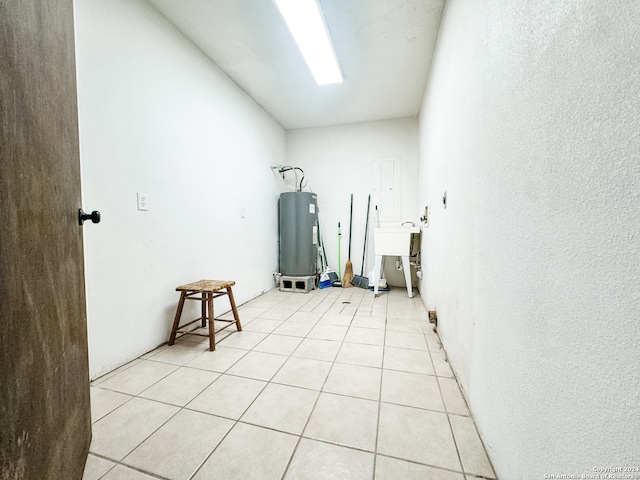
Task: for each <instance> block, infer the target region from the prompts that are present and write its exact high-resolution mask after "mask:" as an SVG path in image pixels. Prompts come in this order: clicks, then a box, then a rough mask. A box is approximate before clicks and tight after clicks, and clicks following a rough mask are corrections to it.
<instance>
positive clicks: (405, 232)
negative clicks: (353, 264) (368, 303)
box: [373, 226, 420, 298]
mask: <svg viewBox="0 0 640 480" xmlns="http://www.w3.org/2000/svg"><path fill="white" fill-rule="evenodd" d="M412 233H420V228H419V227H409V226H407V227H402V226H400V227H378V228H374V229H373V243H374V247H373V250H374V252H375V255H376V263H375V267H374V268H373V272H374V279H373V284H374V288H373V292H374V294H375V295H376V296H378V287H379V283H380V282H379V278H380V270H381V269H382V257H384V256H385V255H389V256H394V257H400V258H402V269H403V270H404V279H405V282H406V283H407V294H408V295H409V298H411V297H413V289H412V288H413V287H412V285H411V265H410V263H409V256H410V255H411V234H412Z"/></svg>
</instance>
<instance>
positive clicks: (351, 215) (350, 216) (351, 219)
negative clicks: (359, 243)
mask: <svg viewBox="0 0 640 480" xmlns="http://www.w3.org/2000/svg"><path fill="white" fill-rule="evenodd" d="M352 227H353V193H352V194H351V211H350V212H349V260H351V228H352Z"/></svg>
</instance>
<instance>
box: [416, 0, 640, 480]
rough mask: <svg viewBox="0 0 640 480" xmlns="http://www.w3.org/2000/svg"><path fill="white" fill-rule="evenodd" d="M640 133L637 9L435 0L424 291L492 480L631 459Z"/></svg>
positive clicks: (639, 389) (425, 146) (635, 451)
mask: <svg viewBox="0 0 640 480" xmlns="http://www.w3.org/2000/svg"><path fill="white" fill-rule="evenodd" d="M639 131H640V3H638V2H635V1H631V0H625V1H618V2H602V1H600V0H581V1H578V0H567V1H563V2H557V1H553V0H541V1H538V2H505V1H503V0H485V1H481V2H478V1H474V0H449V1H448V2H447V7H446V10H445V14H444V17H443V22H442V26H441V30H440V35H439V42H438V45H437V51H436V55H435V59H434V63H433V64H432V71H431V77H430V82H429V85H428V87H427V90H426V94H425V98H424V102H423V106H422V110H421V115H420V189H419V203H420V204H423V203H428V204H430V206H431V209H432V214H431V217H430V227H429V228H428V229H427V230H426V231H425V233H424V234H423V249H422V252H423V253H422V255H423V263H424V264H425V278H424V280H423V283H422V289H421V291H422V296H423V298H425V299H426V300H425V302H426V304H427V307H428V308H429V309H436V310H437V311H438V319H439V328H440V332H441V335H442V338H443V341H444V345H445V347H446V350H447V351H448V353H449V358H450V361H451V363H452V365H453V367H454V369H455V371H456V372H457V374H458V377H459V379H460V381H461V383H462V386H463V388H464V390H465V392H466V395H467V396H468V398H469V400H470V406H471V409H472V411H473V413H474V415H475V418H476V421H477V425H478V427H479V430H480V432H481V434H482V436H483V438H484V441H485V443H486V445H487V447H488V451H489V454H490V457H491V459H492V461H493V463H494V466H495V469H496V472H497V474H498V476H499V478H501V479H504V480H512V479H527V480H528V479H538V478H545V477H544V475H545V474H548V475H557V474H567V475H568V474H579V475H582V474H592V473H594V471H593V468H594V467H624V466H635V467H638V466H640V440H639V439H640V436H639V435H638V432H639V431H640V357H639V352H640V135H639V133H638V132H639ZM445 190H446V191H447V195H448V206H447V208H446V210H445V209H444V208H443V205H442V201H441V198H442V194H443V192H444V191H445Z"/></svg>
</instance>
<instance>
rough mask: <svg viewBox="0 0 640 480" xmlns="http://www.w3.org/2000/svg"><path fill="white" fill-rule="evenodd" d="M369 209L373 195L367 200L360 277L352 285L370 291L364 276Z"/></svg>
mask: <svg viewBox="0 0 640 480" xmlns="http://www.w3.org/2000/svg"><path fill="white" fill-rule="evenodd" d="M369 207H371V194H369V198H368V199H367V223H365V227H364V246H363V247H362V267H361V268H360V275H356V276H355V277H353V280H351V284H352V285H353V286H354V287H360V288H366V289H367V290H368V289H369V279H368V278H367V277H365V276H364V259H365V255H366V253H367V233H369Z"/></svg>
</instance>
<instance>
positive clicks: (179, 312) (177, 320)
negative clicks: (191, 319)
mask: <svg viewBox="0 0 640 480" xmlns="http://www.w3.org/2000/svg"><path fill="white" fill-rule="evenodd" d="M186 296H187V292H185V291H182V292H180V301H179V302H178V309H177V310H176V317H175V318H174V320H173V328H172V329H171V336H170V337H169V345H173V344H174V343H175V341H176V332H177V331H178V328H179V325H180V317H181V316H182V307H184V299H185V297H186Z"/></svg>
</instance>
